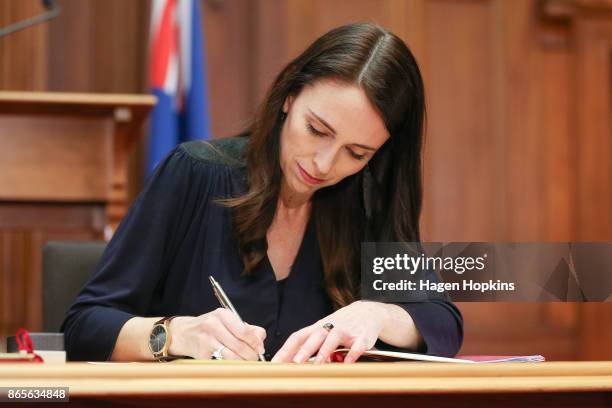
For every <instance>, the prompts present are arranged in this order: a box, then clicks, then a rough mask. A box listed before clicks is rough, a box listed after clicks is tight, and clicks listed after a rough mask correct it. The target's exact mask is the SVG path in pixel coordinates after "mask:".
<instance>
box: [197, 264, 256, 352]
mask: <svg viewBox="0 0 612 408" xmlns="http://www.w3.org/2000/svg"><path fill="white" fill-rule="evenodd" d="M208 278H209V279H210V283H211V285H212V287H213V292H214V293H215V296H216V297H217V299H219V303H221V306H222V307H224V308H225V309H228V310H230V311H231V312H232V313H233V314H234V315H235V316H236V317H237V318H238V319H240V321H241V322H244V320H242V318H241V317H240V315H239V314H238V311H236V308H235V307H234V305H232V302H231V301H230V300H229V298H228V297H227V295H226V294H225V292H224V291H223V288H222V287H221V285H219V282H217V281H216V280H215V278H213V277H212V276H209V277H208ZM259 361H266V358H265V357H264V355H263V354H259Z"/></svg>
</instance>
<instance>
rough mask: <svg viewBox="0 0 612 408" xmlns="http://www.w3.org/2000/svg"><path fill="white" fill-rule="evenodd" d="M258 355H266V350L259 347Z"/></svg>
mask: <svg viewBox="0 0 612 408" xmlns="http://www.w3.org/2000/svg"><path fill="white" fill-rule="evenodd" d="M258 353H259V354H266V349H265V348H263V347H260V348H259V351H258Z"/></svg>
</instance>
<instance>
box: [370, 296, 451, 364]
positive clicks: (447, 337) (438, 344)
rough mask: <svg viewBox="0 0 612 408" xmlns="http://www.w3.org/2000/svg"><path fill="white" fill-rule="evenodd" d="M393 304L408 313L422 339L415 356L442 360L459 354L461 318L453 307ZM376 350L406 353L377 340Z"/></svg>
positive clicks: (445, 304)
mask: <svg viewBox="0 0 612 408" xmlns="http://www.w3.org/2000/svg"><path fill="white" fill-rule="evenodd" d="M395 304H397V305H398V306H400V307H401V308H403V309H404V310H405V311H406V312H408V314H409V315H410V317H412V320H413V321H414V324H415V326H416V328H417V330H418V331H419V333H420V334H421V336H422V337H423V343H424V346H423V348H422V349H420V350H417V352H420V353H425V354H429V355H433V356H441V357H454V356H455V355H456V354H457V353H458V352H459V349H460V348H461V343H462V342H463V318H462V316H461V313H460V312H459V309H457V307H456V306H455V305H454V304H452V303H451V302H448V301H442V300H430V301H426V302H412V303H395ZM376 347H377V348H379V349H381V350H395V351H407V350H401V349H399V348H396V347H393V346H391V345H389V344H386V343H384V342H382V341H380V340H379V341H378V342H377V343H376Z"/></svg>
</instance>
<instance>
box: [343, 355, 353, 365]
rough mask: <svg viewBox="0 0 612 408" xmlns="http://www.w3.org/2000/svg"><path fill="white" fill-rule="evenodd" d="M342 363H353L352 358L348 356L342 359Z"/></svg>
mask: <svg viewBox="0 0 612 408" xmlns="http://www.w3.org/2000/svg"><path fill="white" fill-rule="evenodd" d="M344 362H345V363H347V364H348V363H352V362H353V358H352V357H348V356H347V357H344Z"/></svg>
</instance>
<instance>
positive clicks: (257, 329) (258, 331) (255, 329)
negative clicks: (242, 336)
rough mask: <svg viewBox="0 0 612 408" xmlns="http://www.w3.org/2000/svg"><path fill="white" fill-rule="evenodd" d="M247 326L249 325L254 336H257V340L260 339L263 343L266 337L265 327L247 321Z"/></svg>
mask: <svg viewBox="0 0 612 408" xmlns="http://www.w3.org/2000/svg"><path fill="white" fill-rule="evenodd" d="M247 326H248V327H249V329H250V330H252V331H253V333H254V334H255V336H257V338H259V340H261V342H262V343H263V341H264V340H265V339H266V336H267V333H266V329H264V328H263V327H259V326H254V325H252V324H248V323H247Z"/></svg>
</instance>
